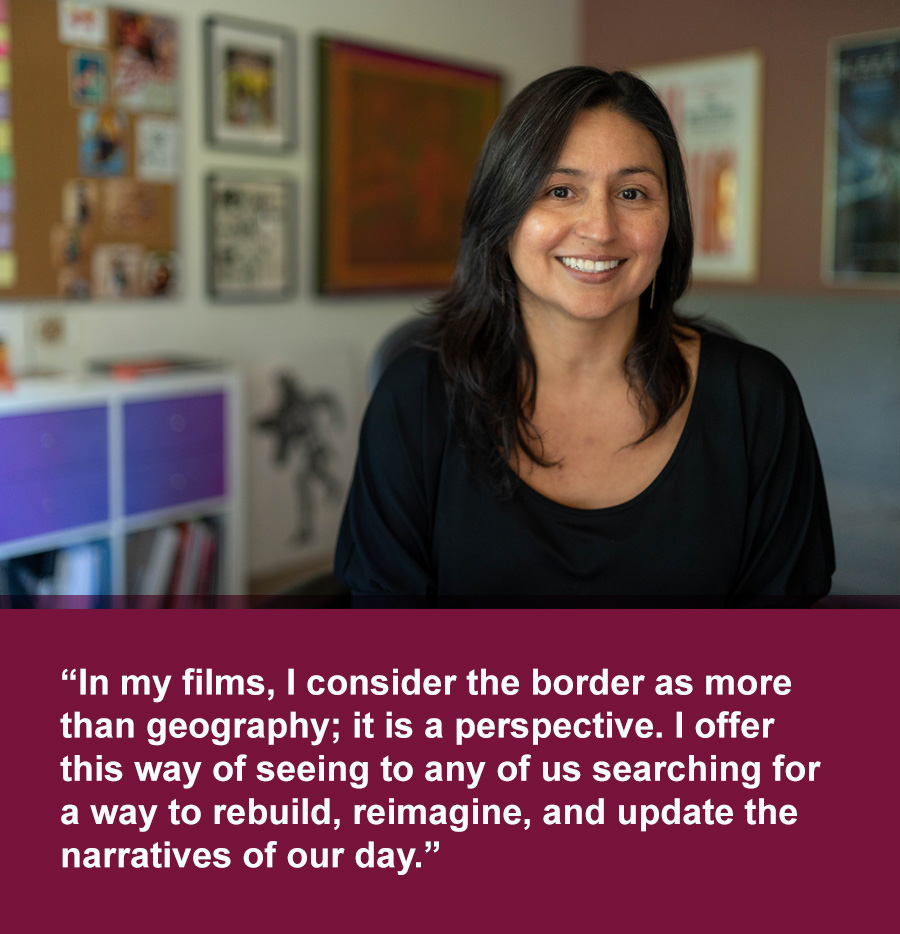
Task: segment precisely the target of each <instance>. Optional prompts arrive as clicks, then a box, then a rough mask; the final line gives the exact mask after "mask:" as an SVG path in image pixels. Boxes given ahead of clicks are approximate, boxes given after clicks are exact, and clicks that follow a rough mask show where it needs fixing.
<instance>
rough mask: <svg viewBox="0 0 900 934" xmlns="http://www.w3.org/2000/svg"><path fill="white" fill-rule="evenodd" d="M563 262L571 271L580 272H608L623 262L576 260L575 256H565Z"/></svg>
mask: <svg viewBox="0 0 900 934" xmlns="http://www.w3.org/2000/svg"><path fill="white" fill-rule="evenodd" d="M562 262H563V265H564V266H568V267H569V269H577V270H578V271H579V272H606V271H607V270H609V269H615V268H616V266H618V265H619V263H620V262H622V261H621V260H619V259H611V260H607V261H603V260H597V261H596V262H595V261H594V260H592V259H576V258H575V257H574V256H563V257H562Z"/></svg>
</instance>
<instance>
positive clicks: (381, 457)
mask: <svg viewBox="0 0 900 934" xmlns="http://www.w3.org/2000/svg"><path fill="white" fill-rule="evenodd" d="M692 243H693V236H692V232H691V223H690V207H689V204H688V197H687V189H686V185H685V177H684V168H683V165H682V162H681V154H680V150H679V145H678V141H677V139H676V137H675V133H674V130H673V128H672V124H671V121H670V120H669V117H668V114H667V113H666V111H665V108H664V107H663V105H662V104H661V103H660V101H659V100H658V99H657V97H656V96H655V94H654V93H653V91H652V90H651V89H650V88H649V87H648V86H647V85H646V84H644V82H642V81H640V80H639V79H638V78H636V77H634V76H632V75H629V74H626V73H624V72H617V73H615V74H607V73H606V72H603V71H600V70H599V69H595V68H587V67H575V68H567V69H563V70H561V71H558V72H554V73H552V74H550V75H547V76H545V77H544V78H541V79H539V80H538V81H535V82H533V83H532V84H531V85H529V86H528V87H527V88H525V90H524V91H522V92H521V93H520V94H519V95H518V96H517V97H516V98H515V99H514V100H513V101H512V102H511V103H510V104H509V105H508V106H507V107H506V109H505V110H504V111H503V113H502V114H501V115H500V118H499V119H498V121H497V123H496V125H495V126H494V128H493V130H492V131H491V134H490V136H489V138H488V140H487V143H486V144H485V147H484V150H483V152H482V155H481V158H480V160H479V163H478V166H477V168H476V171H475V176H474V178H473V181H472V185H471V188H470V191H469V198H468V202H467V208H466V214H465V218H464V222H463V232H462V243H461V247H460V253H459V260H458V265H457V270H456V274H455V277H454V280H453V284H452V286H451V288H450V289H449V290H448V292H447V293H446V294H445V295H443V296H442V297H441V298H440V299H439V300H438V301H437V302H436V303H435V306H434V311H433V329H432V333H431V337H430V340H429V342H428V346H425V347H422V348H419V349H417V350H414V351H411V352H409V353H408V354H406V355H405V356H403V357H402V358H401V359H399V360H398V361H397V362H396V363H395V364H394V366H393V367H391V368H390V369H389V370H388V372H387V373H386V374H385V376H384V378H383V379H382V381H381V383H380V384H379V386H378V387H377V389H376V391H375V393H374V395H373V398H372V401H371V403H370V406H369V411H368V413H367V415H366V419H365V421H364V424H363V429H362V435H361V438H360V449H359V457H358V461H357V468H356V474H355V478H354V483H353V487H352V489H351V493H350V498H349V501H348V504H347V509H346V512H345V516H344V522H343V526H342V530H341V536H340V540H339V543H338V553H337V560H336V570H337V573H338V575H339V576H340V577H341V578H342V580H343V581H344V583H345V584H346V585H347V586H348V587H349V588H350V589H351V590H352V591H353V592H354V594H356V595H357V603H358V604H359V605H409V604H412V605H434V604H437V605H459V604H462V605H496V604H498V603H499V604H514V603H515V604H520V603H523V602H524V603H525V604H526V605H528V604H530V603H539V602H540V603H550V604H557V605H566V604H569V603H573V602H574V603H576V604H578V605H590V606H594V605H596V606H602V605H616V604H621V603H627V604H635V603H636V604H638V605H660V604H662V605H684V604H688V605H700V604H703V605H708V604H712V605H739V606H760V605H763V606H765V605H774V606H779V605H809V604H810V603H812V602H813V601H814V600H815V599H817V598H818V597H819V596H822V595H824V594H825V593H827V591H828V588H829V585H830V576H831V573H832V571H833V548H832V543H831V530H830V524H829V519H828V510H827V505H826V502H825V494H824V489H823V486H822V478H821V470H820V468H819V462H818V457H817V455H816V450H815V445H814V443H813V440H812V436H811V434H810V430H809V426H808V424H807V421H806V417H805V414H804V412H803V405H802V402H801V400H800V397H799V394H798V392H797V388H796V386H795V385H794V382H793V380H792V379H791V376H790V374H789V373H788V372H787V370H786V369H785V368H784V366H783V365H782V364H781V363H780V362H779V361H778V360H776V359H775V358H774V357H772V356H771V355H770V354H768V353H766V352H765V351H762V350H759V349H758V348H752V347H748V346H746V345H743V344H741V343H739V342H737V341H734V340H731V339H728V338H724V337H722V336H719V335H717V334H714V333H710V332H708V331H705V330H703V328H702V327H700V326H699V325H698V324H697V322H692V321H689V320H688V319H685V318H683V317H681V316H680V315H678V314H677V313H676V311H675V307H674V306H675V302H676V301H677V300H678V299H679V298H680V297H681V295H682V293H683V292H684V290H685V288H686V286H687V283H688V279H689V274H690V263H691V252H692ZM492 595H497V598H496V599H492ZM500 595H503V596H500ZM518 597H521V598H523V599H522V600H517V599H511V598H518ZM525 598H527V599H525ZM541 598H542V599H541Z"/></svg>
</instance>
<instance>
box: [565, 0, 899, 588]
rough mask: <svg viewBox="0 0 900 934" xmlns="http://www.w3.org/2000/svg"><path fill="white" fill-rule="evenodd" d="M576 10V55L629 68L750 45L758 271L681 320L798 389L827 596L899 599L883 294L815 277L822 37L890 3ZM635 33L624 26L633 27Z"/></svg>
mask: <svg viewBox="0 0 900 934" xmlns="http://www.w3.org/2000/svg"><path fill="white" fill-rule="evenodd" d="M609 12H610V6H609V4H608V3H606V2H604V0H584V23H585V29H584V39H583V46H582V59H583V61H585V62H586V63H589V64H593V65H599V66H601V67H603V68H607V69H613V68H619V67H621V68H635V69H637V68H639V66H641V65H649V64H653V63H657V62H659V63H662V62H668V61H673V60H676V59H681V58H691V57H694V56H703V55H715V54H722V53H725V52H731V51H738V50H741V49H747V48H757V49H759V50H761V51H762V53H763V55H764V56H765V78H764V85H765V97H764V105H763V106H764V120H763V167H762V172H763V184H762V205H761V209H762V222H761V243H760V275H759V279H758V281H757V282H756V283H754V284H753V285H749V286H737V285H734V286H724V285H719V286H716V287H715V288H713V287H711V286H702V285H696V286H694V288H693V289H692V291H691V292H690V293H689V294H688V295H687V296H686V298H685V300H684V302H683V308H684V310H686V311H688V312H692V313H699V314H706V315H709V316H711V317H714V318H716V319H718V320H720V321H722V322H723V323H725V324H728V325H730V326H731V327H732V328H733V329H734V330H736V331H737V332H738V333H739V334H740V335H741V336H742V337H744V338H745V339H746V340H748V341H750V342H752V343H755V344H759V345H762V346H765V347H767V348H769V349H770V350H772V351H773V352H774V353H776V354H778V355H779V356H780V357H781V358H782V359H783V360H784V361H785V362H786V363H787V364H788V366H789V367H790V368H791V370H792V372H793V373H794V376H795V377H796V379H797V382H798V384H799V385H800V389H801V391H802V393H803V397H804V401H805V404H806V409H807V412H808V414H809V418H810V422H811V423H812V426H813V431H814V433H815V435H816V439H817V443H818V446H819V453H820V456H821V458H822V465H823V469H824V472H825V478H826V483H827V486H828V495H829V503H830V507H831V513H832V523H833V525H834V531H835V546H836V550H837V559H838V571H837V574H836V576H835V584H834V592H835V593H850V594H866V593H868V594H896V593H898V592H900V572H898V566H900V469H898V451H900V417H898V416H900V385H898V373H900V346H898V341H897V323H898V318H900V316H898V312H897V309H898V296H897V292H896V291H893V292H888V291H884V290H881V291H875V290H862V289H846V288H834V287H828V286H825V285H823V284H822V282H821V281H820V277H819V252H820V237H821V221H822V184H823V161H824V136H825V94H826V63H827V48H828V41H829V39H831V38H833V37H836V36H843V35H850V34H853V33H860V32H870V31H875V30H879V29H887V28H892V27H894V28H896V27H897V26H898V25H900V15H898V12H897V7H896V3H895V2H894V0H866V2H865V3H850V2H847V0H820V2H817V3H815V4H810V3H808V2H806V0H781V2H770V0H755V2H754V0H691V2H690V3H671V2H668V0H632V2H630V3H629V5H628V11H627V16H618V15H617V16H616V17H610V15H609ZM636 24H638V25H636Z"/></svg>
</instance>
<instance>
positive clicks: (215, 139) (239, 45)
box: [205, 16, 296, 154]
mask: <svg viewBox="0 0 900 934" xmlns="http://www.w3.org/2000/svg"><path fill="white" fill-rule="evenodd" d="M205 45H206V139H207V142H209V143H210V144H211V145H213V146H217V147H219V148H222V149H236V150H243V151H246V152H255V153H270V154H278V153H282V152H286V151H287V150H290V149H293V147H294V146H295V144H296V116H295V110H296V103H295V102H296V94H295V88H294V82H295V72H296V39H295V38H294V36H293V34H292V33H291V32H289V31H288V30H286V29H282V28H280V27H277V26H270V25H267V24H264V23H251V22H248V21H246V20H239V19H233V18H230V17H223V16H215V17H210V18H209V19H207V20H206V23H205Z"/></svg>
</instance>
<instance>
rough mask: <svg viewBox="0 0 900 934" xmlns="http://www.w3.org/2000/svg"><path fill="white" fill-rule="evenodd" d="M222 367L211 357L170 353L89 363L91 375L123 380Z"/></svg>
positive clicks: (219, 361) (219, 362)
mask: <svg viewBox="0 0 900 934" xmlns="http://www.w3.org/2000/svg"><path fill="white" fill-rule="evenodd" d="M222 366H224V364H223V362H222V361H221V360H215V359H213V358H211V357H194V356H188V355H186V354H168V353H164V354H154V355H153V356H142V357H119V358H113V359H107V360H91V361H89V362H88V369H89V371H90V372H91V373H96V374H98V375H102V376H110V377H112V378H113V379H121V380H136V379H140V378H141V377H144V376H159V375H162V374H165V373H180V372H184V371H185V370H202V369H217V368H221V367H222Z"/></svg>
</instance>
